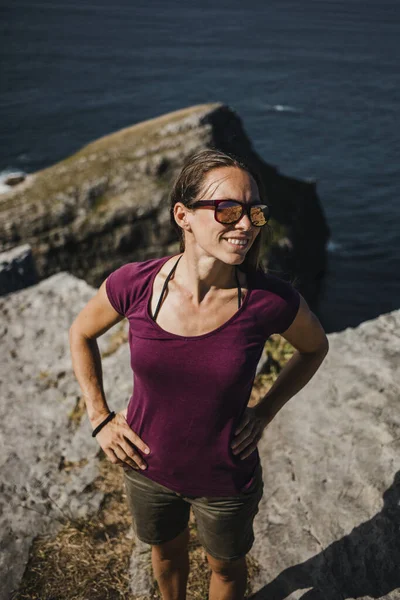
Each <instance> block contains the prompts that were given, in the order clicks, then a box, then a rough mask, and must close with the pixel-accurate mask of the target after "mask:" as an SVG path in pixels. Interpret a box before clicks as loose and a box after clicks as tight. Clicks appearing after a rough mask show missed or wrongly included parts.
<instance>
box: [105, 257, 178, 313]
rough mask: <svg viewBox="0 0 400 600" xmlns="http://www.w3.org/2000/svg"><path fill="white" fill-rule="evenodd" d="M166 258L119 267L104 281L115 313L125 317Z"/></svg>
mask: <svg viewBox="0 0 400 600" xmlns="http://www.w3.org/2000/svg"><path fill="white" fill-rule="evenodd" d="M168 258H170V257H168V256H163V257H161V258H149V259H146V260H143V261H134V262H129V263H125V264H123V265H121V266H120V267H118V268H117V269H115V270H114V271H112V272H111V273H110V274H109V275H108V277H107V279H106V292H107V296H108V298H109V300H110V302H111V304H112V305H113V307H114V309H115V310H117V312H119V313H121V314H124V315H126V313H127V311H128V309H129V308H131V307H132V306H134V305H135V304H136V302H137V301H138V300H140V299H141V297H142V296H143V294H144V293H145V292H146V290H147V289H148V284H149V282H150V280H151V277H152V275H153V274H154V273H155V272H157V271H158V270H159V269H160V268H161V267H162V265H163V263H164V262H165V261H167V260H168Z"/></svg>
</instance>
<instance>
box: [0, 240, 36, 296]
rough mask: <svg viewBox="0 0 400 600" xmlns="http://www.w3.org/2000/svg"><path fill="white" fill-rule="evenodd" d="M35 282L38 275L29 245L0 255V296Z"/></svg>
mask: <svg viewBox="0 0 400 600" xmlns="http://www.w3.org/2000/svg"><path fill="white" fill-rule="evenodd" d="M37 282H38V275H37V272H36V267H35V263H34V260H33V256H32V249H31V247H30V246H29V244H24V245H23V246H17V247H15V248H13V249H12V250H9V251H8V252H1V253H0V296H4V294H9V293H11V292H15V291H16V290H21V289H23V288H25V287H28V286H30V285H34V284H35V283H37Z"/></svg>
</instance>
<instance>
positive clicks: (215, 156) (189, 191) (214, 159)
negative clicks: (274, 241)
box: [170, 150, 268, 272]
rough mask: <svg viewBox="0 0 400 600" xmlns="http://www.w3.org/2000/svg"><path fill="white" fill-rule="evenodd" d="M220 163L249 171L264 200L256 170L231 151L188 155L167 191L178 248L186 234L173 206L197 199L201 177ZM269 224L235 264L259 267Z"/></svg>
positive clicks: (206, 151)
mask: <svg viewBox="0 0 400 600" xmlns="http://www.w3.org/2000/svg"><path fill="white" fill-rule="evenodd" d="M221 167H237V168H238V169H242V170H243V171H246V172H247V173H249V175H251V177H252V178H253V179H254V181H255V182H256V184H257V187H258V192H259V195H260V199H261V201H262V202H263V203H265V204H267V200H266V194H265V189H264V186H263V183H262V180H261V177H260V175H259V174H258V172H257V171H256V170H255V169H254V168H253V167H250V166H249V165H246V164H245V163H244V162H242V161H241V160H239V159H238V158H236V157H235V156H233V155H230V154H226V153H225V152H220V151H219V150H203V151H201V152H197V153H196V154H193V155H192V156H190V157H189V159H188V160H187V161H186V163H185V164H184V166H183V168H182V170H181V172H180V173H179V175H178V177H177V178H176V180H175V182H174V184H173V187H172V190H171V194H170V219H171V224H172V226H173V227H174V229H175V231H176V232H177V234H178V237H179V242H180V248H179V251H180V252H183V251H184V250H185V234H184V230H183V229H182V228H181V227H179V225H178V224H177V222H176V221H175V218H174V206H175V204H176V203H177V202H182V204H184V205H185V206H189V205H190V204H191V203H192V202H193V201H194V200H196V199H197V198H198V196H199V194H200V192H201V190H202V186H203V181H204V177H205V175H206V174H207V173H209V172H210V171H212V170H213V169H220V168H221ZM267 227H268V225H264V226H263V227H262V228H261V231H260V233H259V234H258V236H257V237H256V239H255V240H254V243H253V245H252V247H251V248H250V250H249V251H248V253H247V255H246V258H245V260H244V262H243V264H242V265H238V266H239V268H240V269H242V270H243V271H246V272H247V271H255V270H257V269H259V268H261V267H260V260H261V250H262V247H263V245H264V244H263V241H264V235H265V234H264V231H263V230H266V229H267Z"/></svg>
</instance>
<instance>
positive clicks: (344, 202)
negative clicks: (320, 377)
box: [0, 0, 400, 332]
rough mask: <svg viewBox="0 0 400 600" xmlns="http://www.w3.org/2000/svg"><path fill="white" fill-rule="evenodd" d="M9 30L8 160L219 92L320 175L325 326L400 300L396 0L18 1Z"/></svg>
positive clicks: (289, 161)
mask: <svg viewBox="0 0 400 600" xmlns="http://www.w3.org/2000/svg"><path fill="white" fill-rule="evenodd" d="M0 30H1V39H2V51H1V57H0V75H1V77H0V81H1V88H0V123H1V125H0V127H1V144H0V172H2V173H3V174H4V173H5V172H8V171H10V170H24V171H26V172H32V171H35V170H37V169H40V168H43V167H45V166H48V165H50V164H53V163H54V162H56V161H58V160H61V159H63V158H64V157H66V156H68V155H70V154H71V153H73V152H74V151H76V150H78V149H79V148H80V147H82V146H83V145H85V144H86V143H88V142H90V141H92V140H94V139H96V138H98V137H100V136H102V135H104V134H107V133H110V132H112V131H115V130H118V129H120V128H122V127H126V126H128V125H131V124H133V123H136V122H139V121H142V120H144V119H148V118H151V117H154V116H157V115H160V114H163V113H165V112H168V111H172V110H176V109H179V108H182V107H185V106H189V105H193V104H198V103H203V102H215V101H221V102H224V103H226V104H228V105H230V106H231V107H232V108H234V109H235V110H237V111H238V113H239V115H240V116H241V118H242V119H243V123H244V127H245V129H246V131H247V133H248V134H249V136H250V137H251V139H252V140H253V143H254V146H255V148H256V150H257V151H258V152H259V153H260V154H261V155H262V156H263V158H264V159H265V160H266V161H268V162H269V163H271V164H274V165H276V166H277V167H278V168H279V169H280V171H282V172H283V173H286V174H288V175H291V176H296V177H300V178H314V179H316V180H317V182H318V188H317V189H318V192H319V195H320V198H321V202H322V204H323V208H324V211H325V215H326V218H327V221H328V224H329V226H330V228H331V231H332V238H331V240H330V242H329V247H328V252H329V263H328V273H327V277H326V279H325V282H324V286H323V291H322V294H321V301H320V305H319V307H318V308H317V309H316V313H317V314H318V316H319V318H320V320H321V322H322V324H323V326H324V327H325V329H326V331H328V332H331V331H340V330H342V329H344V328H345V327H348V326H351V327H354V326H356V325H358V324H359V323H360V322H362V321H365V320H367V319H372V318H374V317H376V316H377V315H379V314H382V313H386V312H389V311H391V310H394V309H398V308H400V277H399V270H400V269H399V267H400V226H399V225H398V221H399V218H400V202H399V199H398V180H399V164H398V157H399V150H398V148H399V146H400V144H399V124H398V123H399V107H400V69H399V67H398V59H399V56H400V4H399V3H398V1H397V0H396V1H395V0H382V1H381V2H377V1H376V0H374V1H373V2H372V1H371V0H363V1H360V0H346V1H339V0H337V1H336V0H335V1H333V0H318V1H317V0H303V2H301V3H300V2H295V1H293V0H292V1H291V0H279V1H278V0H270V1H269V2H263V1H261V0H257V1H256V0H249V1H248V2H246V3H244V2H242V1H239V0H230V1H229V2H228V0H223V1H221V2H218V3H212V2H209V1H206V2H201V3H200V2H195V1H194V0H187V1H186V2H185V3H182V2H177V1H176V0H173V1H170V2H160V1H151V0H150V1H148V2H145V1H144V0H133V1H132V0H114V2H112V3H111V2H109V1H108V0H107V1H106V0H89V2H85V3H77V2H66V1H61V0H40V1H39V2H37V1H35V0H31V1H28V0H25V1H23V0H13V1H12V2H8V3H7V4H6V5H5V6H4V5H2V7H1V8H0ZM396 148H397V151H396Z"/></svg>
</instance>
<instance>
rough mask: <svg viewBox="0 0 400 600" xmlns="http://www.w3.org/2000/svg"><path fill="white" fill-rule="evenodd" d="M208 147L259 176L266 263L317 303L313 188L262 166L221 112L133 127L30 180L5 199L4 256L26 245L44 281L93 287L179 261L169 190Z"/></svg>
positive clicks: (321, 257)
mask: <svg viewBox="0 0 400 600" xmlns="http://www.w3.org/2000/svg"><path fill="white" fill-rule="evenodd" d="M209 147H216V148H219V149H221V150H224V151H227V152H232V153H234V154H237V155H238V156H239V157H241V158H242V159H244V160H246V161H248V162H250V163H252V164H254V165H255V166H256V167H257V168H258V169H259V170H260V173H261V176H262V179H263V181H264V184H265V188H266V192H267V195H268V202H269V203H270V205H271V207H272V215H273V220H272V227H273V230H274V235H273V239H272V241H271V243H270V244H269V245H268V246H267V247H266V248H265V250H264V253H265V261H266V262H268V267H269V269H270V270H271V271H274V272H277V273H278V274H280V275H281V276H282V277H284V278H286V279H290V278H292V277H294V276H296V277H297V282H298V288H299V290H300V291H301V292H302V293H303V294H304V295H305V297H306V298H307V300H308V301H309V302H310V303H313V302H314V301H315V300H316V297H317V293H318V289H319V283H320V279H321V278H322V277H323V275H324V273H325V268H326V253H325V245H326V242H327V239H328V236H329V230H328V227H327V224H326V222H325V218H324V215H323V212H322V209H321V205H320V202H319V199H318V196H317V192H316V187H315V183H314V182H306V181H298V180H296V179H293V178H290V177H287V176H284V175H282V174H280V173H279V172H278V170H277V169H276V168H275V167H272V166H270V165H268V164H267V163H265V162H264V161H263V160H262V159H261V158H260V157H259V156H258V154H257V153H256V152H255V150H254V148H253V147H252V144H251V142H250V140H249V138H248V137H247V135H246V133H245V131H244V129H243V126H242V122H241V120H240V118H239V116H238V115H237V114H236V113H235V112H234V111H233V110H232V109H230V108H229V107H227V106H224V105H222V104H204V105H199V106H194V107H190V108H186V109H183V110H179V111H176V112H173V113H170V114H167V115H163V116H161V117H158V118H155V119H151V120H149V121H145V122H142V123H139V124H137V125H133V126H132V127H127V128H126V129H122V130H121V131H117V132H115V133H112V134H110V135H107V136H105V137H102V138H100V139H98V140H96V141H94V142H92V143H91V144H88V145H87V146H85V147H84V148H82V149H81V150H80V151H79V152H77V153H76V154H74V155H73V156H70V157H69V158H67V159H66V160H63V161H62V162H60V163H58V164H55V165H53V166H51V167H49V168H47V169H44V170H42V171H39V172H37V173H34V174H32V175H30V176H28V177H27V178H26V180H25V181H24V182H23V183H22V184H20V185H18V186H16V187H15V188H13V189H12V190H10V191H9V192H6V193H5V194H3V195H2V197H1V203H0V223H1V225H0V251H6V250H9V249H11V248H13V247H15V246H17V245H20V244H21V243H28V244H30V246H31V247H32V252H33V255H34V258H35V262H36V266H37V270H38V273H39V277H40V278H41V279H42V278H46V277H49V276H50V275H52V274H54V273H57V272H60V271H68V272H70V273H72V274H73V275H75V276H76V277H79V278H82V279H85V280H86V281H87V282H88V283H89V284H90V285H93V286H96V287H98V286H99V285H100V284H101V282H102V281H103V280H104V279H105V277H106V276H107V275H108V274H109V273H110V272H111V271H112V270H114V269H116V268H117V267H118V266H120V265H121V264H123V263H126V262H130V261H133V260H144V259H146V258H153V257H156V256H162V255H167V254H173V253H174V252H178V251H179V249H178V242H177V239H176V235H175V232H174V231H173V229H172V227H171V225H170V222H169V207H168V196H169V190H170V187H171V184H172V181H173V179H174V177H175V176H176V175H177V173H178V172H179V170H180V168H181V167H182V164H183V162H184V160H185V159H186V158H187V157H188V156H189V155H190V154H192V153H193V152H195V151H198V150H202V149H205V148H209ZM281 238H284V242H283V243H278V242H279V240H280V239H281Z"/></svg>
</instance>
